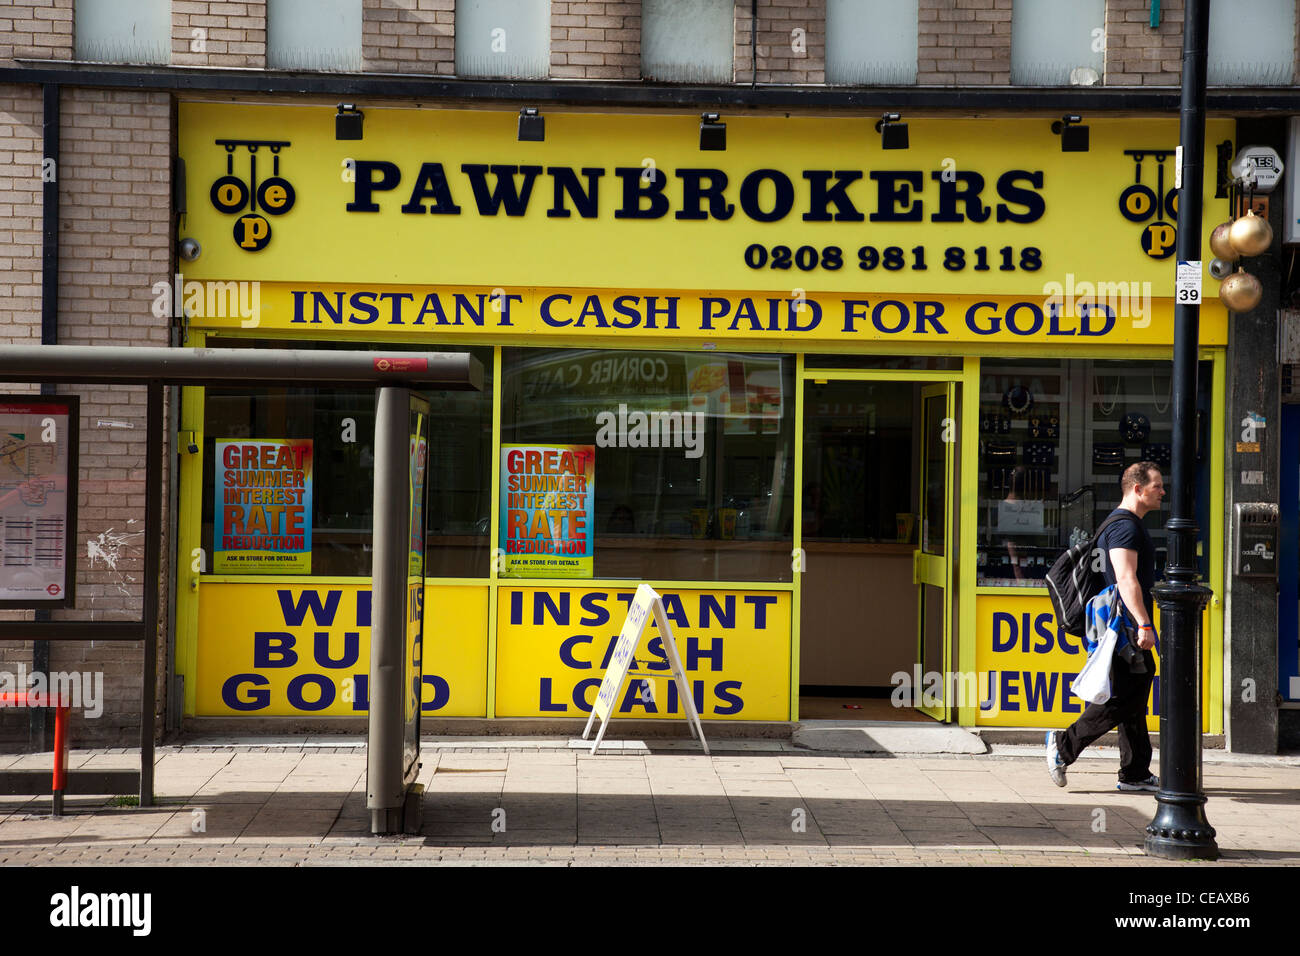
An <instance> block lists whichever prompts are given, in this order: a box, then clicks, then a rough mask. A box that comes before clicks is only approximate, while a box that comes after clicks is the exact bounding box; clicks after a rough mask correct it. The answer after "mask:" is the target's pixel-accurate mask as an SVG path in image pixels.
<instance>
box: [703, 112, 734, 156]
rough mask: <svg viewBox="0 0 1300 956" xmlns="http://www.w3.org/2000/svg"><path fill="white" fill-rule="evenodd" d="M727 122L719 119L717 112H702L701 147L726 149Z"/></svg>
mask: <svg viewBox="0 0 1300 956" xmlns="http://www.w3.org/2000/svg"><path fill="white" fill-rule="evenodd" d="M726 148H727V124H726V123H721V122H719V121H718V114H717V113H701V114H700V149H714V150H725V149H726Z"/></svg>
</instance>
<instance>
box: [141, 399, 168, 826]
mask: <svg viewBox="0 0 1300 956" xmlns="http://www.w3.org/2000/svg"><path fill="white" fill-rule="evenodd" d="M147 393H148V397H147V399H146V404H147V406H148V412H147V413H146V415H145V428H146V434H145V466H144V539H145V541H147V542H149V544H148V545H147V546H146V547H145V549H144V678H143V680H144V687H143V688H141V695H140V699H141V707H140V806H142V807H152V806H153V761H154V750H153V734H154V719H155V711H156V705H157V700H158V603H159V601H160V600H161V588H160V582H161V579H162V548H163V543H162V541H163V539H162V524H163V520H162V505H163V501H162V499H163V489H162V470H163V387H162V386H161V385H159V384H156V383H151V384H150V385H148V386H147Z"/></svg>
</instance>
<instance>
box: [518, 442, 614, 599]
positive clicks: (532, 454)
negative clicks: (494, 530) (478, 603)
mask: <svg viewBox="0 0 1300 956" xmlns="http://www.w3.org/2000/svg"><path fill="white" fill-rule="evenodd" d="M501 480H502V489H501V554H500V555H499V561H500V564H499V572H500V574H501V575H502V576H506V577H527V578H589V577H591V575H592V564H593V562H594V561H595V557H596V530H595V527H594V525H593V521H592V518H593V515H594V512H595V499H596V449H595V447H594V446H592V445H502V446H501Z"/></svg>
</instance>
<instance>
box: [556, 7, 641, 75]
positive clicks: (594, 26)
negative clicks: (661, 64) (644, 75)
mask: <svg viewBox="0 0 1300 956" xmlns="http://www.w3.org/2000/svg"><path fill="white" fill-rule="evenodd" d="M551 77H552V78H555V79H561V78H563V79H578V80H639V79H640V78H641V4H640V3H614V2H606V0H551Z"/></svg>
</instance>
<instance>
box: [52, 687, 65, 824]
mask: <svg viewBox="0 0 1300 956" xmlns="http://www.w3.org/2000/svg"><path fill="white" fill-rule="evenodd" d="M50 703H52V704H55V705H56V707H55V711H54V781H53V786H52V787H51V788H50V790H51V793H52V795H53V803H54V809H53V815H54V816H56V817H57V816H61V815H62V814H63V791H64V789H66V787H67V783H68V743H69V741H68V704H67V701H62V700H51V701H50Z"/></svg>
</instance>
